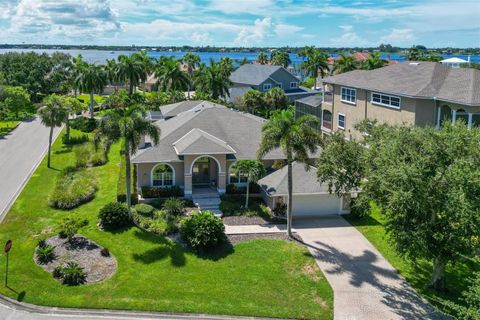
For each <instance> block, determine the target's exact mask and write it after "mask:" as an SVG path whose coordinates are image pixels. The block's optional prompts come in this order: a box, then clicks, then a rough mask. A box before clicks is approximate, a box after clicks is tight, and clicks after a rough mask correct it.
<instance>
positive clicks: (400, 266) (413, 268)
mask: <svg viewBox="0 0 480 320" xmlns="http://www.w3.org/2000/svg"><path fill="white" fill-rule="evenodd" d="M345 218H346V219H347V220H348V221H349V222H350V223H351V224H352V225H354V226H355V227H356V228H357V229H358V230H359V231H360V232H361V233H362V234H363V235H364V236H365V237H366V238H367V239H368V240H369V241H370V242H371V243H372V244H373V245H374V246H375V247H376V248H377V249H378V251H380V253H381V254H382V255H383V256H384V257H385V258H386V259H387V260H388V261H389V262H390V263H391V264H392V265H393V266H394V267H395V268H396V269H397V270H399V271H400V273H401V274H402V275H403V277H405V279H406V280H407V281H408V283H410V285H411V286H413V287H414V288H415V289H416V290H417V291H418V292H419V293H420V294H421V295H423V296H424V297H425V298H427V299H428V300H429V301H430V302H432V303H433V304H434V305H436V306H437V307H438V308H439V309H441V310H444V311H448V310H447V309H445V308H444V307H443V303H442V302H443V301H444V300H449V301H453V302H456V303H459V304H462V301H461V300H460V299H459V298H460V296H461V292H462V291H463V290H465V289H466V288H467V286H468V283H467V281H466V280H467V278H468V277H469V276H471V274H472V272H473V271H475V270H479V271H480V263H478V262H472V261H463V262H459V263H456V264H455V265H454V266H453V265H449V266H448V267H447V271H446V285H447V291H446V292H443V293H439V292H436V291H434V290H432V289H430V288H427V287H426V286H425V285H426V284H427V283H428V282H429V280H430V276H431V272H432V263H431V262H430V261H426V260H422V259H419V260H418V261H417V262H416V263H414V262H412V261H408V260H405V259H403V258H401V257H400V256H398V255H397V254H396V253H395V250H394V246H393V244H392V242H390V241H389V240H388V235H387V234H386V232H385V228H384V227H383V225H382V223H383V222H384V217H383V216H382V214H381V213H380V212H379V210H377V209H373V210H372V212H371V215H370V216H366V217H362V218H358V217H354V216H345Z"/></svg>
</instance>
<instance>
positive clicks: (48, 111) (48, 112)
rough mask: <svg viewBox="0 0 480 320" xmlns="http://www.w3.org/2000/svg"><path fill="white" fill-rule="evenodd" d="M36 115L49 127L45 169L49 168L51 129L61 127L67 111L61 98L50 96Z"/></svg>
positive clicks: (54, 95)
mask: <svg viewBox="0 0 480 320" xmlns="http://www.w3.org/2000/svg"><path fill="white" fill-rule="evenodd" d="M38 114H39V115H40V118H41V120H42V123H43V124H44V125H45V126H47V127H50V134H49V138H48V158H47V167H48V168H50V156H51V150H52V139H53V129H54V128H55V127H61V126H62V124H63V123H64V121H65V119H66V118H67V116H68V111H67V109H66V108H65V106H64V105H63V101H62V98H61V97H60V96H57V95H56V94H52V95H50V96H48V97H46V98H45V100H44V106H43V107H41V108H40V109H39V110H38Z"/></svg>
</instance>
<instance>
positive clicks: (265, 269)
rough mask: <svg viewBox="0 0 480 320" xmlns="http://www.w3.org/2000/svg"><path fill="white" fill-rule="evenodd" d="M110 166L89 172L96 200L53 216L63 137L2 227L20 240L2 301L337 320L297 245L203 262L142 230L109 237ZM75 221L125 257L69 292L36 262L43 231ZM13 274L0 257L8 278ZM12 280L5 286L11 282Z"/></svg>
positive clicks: (115, 159) (1, 239)
mask: <svg viewBox="0 0 480 320" xmlns="http://www.w3.org/2000/svg"><path fill="white" fill-rule="evenodd" d="M109 160H110V162H109V163H107V164H106V165H105V166H102V167H94V168H89V169H88V170H92V171H93V173H94V175H95V176H96V178H97V180H98V186H99V191H98V192H97V194H96V198H95V199H94V200H93V201H91V202H89V203H86V204H84V205H82V206H80V207H78V208H76V209H74V210H71V211H60V210H54V209H52V208H50V207H49V206H48V198H49V196H50V193H51V190H53V188H54V186H55V182H56V180H57V178H58V177H59V173H60V171H59V170H61V169H62V168H65V167H67V166H69V165H73V163H74V156H73V154H72V152H71V149H69V148H67V147H64V146H62V144H61V139H58V140H57V142H56V143H55V144H54V147H53V154H52V167H53V168H52V169H48V168H47V167H46V163H45V161H43V163H42V164H41V165H40V166H39V168H38V169H37V170H36V172H35V173H34V175H33V176H32V178H31V179H30V181H29V182H28V184H27V186H26V187H25V189H24V191H23V192H22V194H21V195H20V197H19V198H18V200H17V201H16V203H15V204H14V206H13V207H12V209H11V210H10V212H9V214H8V216H7V217H6V219H5V221H4V223H3V224H1V225H0V243H2V244H3V243H5V241H6V240H7V239H12V240H13V248H12V251H11V254H10V276H9V288H6V287H4V285H3V281H2V284H0V293H2V294H5V295H7V296H10V297H12V298H16V299H20V300H23V301H26V302H30V303H34V304H40V305H50V306H63V307H89V308H114V309H138V310H156V311H171V312H193V313H216V314H232V315H252V316H266V317H282V318H308V319H331V318H332V314H333V313H332V310H333V307H332V304H333V303H332V300H333V293H332V291H331V288H330V286H329V285H328V283H327V281H326V279H325V278H324V276H323V274H322V273H321V272H320V270H319V269H318V267H317V266H316V264H315V262H314V260H313V258H312V257H311V256H310V254H309V253H308V251H307V250H306V249H305V248H303V247H300V246H298V245H296V244H294V243H288V242H284V241H276V240H256V241H250V242H244V243H241V244H238V245H236V246H235V247H233V248H232V249H230V250H225V251H222V252H217V253H216V254H211V255H209V256H196V255H195V254H193V253H191V252H188V251H185V250H184V249H183V248H182V247H180V246H178V245H177V244H175V243H172V242H170V241H168V240H167V239H165V238H163V237H161V236H156V235H153V234H150V233H146V232H143V231H141V230H139V229H137V228H130V229H127V230H121V231H118V232H104V231H100V230H99V229H98V228H97V226H96V223H97V214H98V210H99V208H100V207H101V206H103V205H104V204H105V203H107V202H109V201H111V200H113V199H115V193H116V189H117V188H116V183H117V178H118V166H119V146H118V145H114V146H113V147H112V149H111V152H110V157H109ZM66 216H72V217H78V218H85V219H88V221H89V225H88V226H86V227H84V228H82V229H81V231H80V233H81V234H83V235H85V236H87V237H89V238H90V239H92V240H94V241H95V242H97V243H98V244H99V245H101V246H104V247H106V248H108V249H109V250H110V252H111V253H112V254H113V255H114V256H115V257H116V259H117V262H118V271H117V272H116V274H115V275H114V276H113V277H112V278H111V279H109V280H106V281H105V282H102V283H98V284H92V285H87V286H81V287H68V286H64V285H61V284H60V283H59V282H57V281H56V280H54V279H53V278H52V276H51V275H50V274H48V273H46V272H45V271H44V270H43V269H42V268H40V267H38V266H37V265H36V264H35V262H34V261H33V252H34V249H35V246H36V244H37V240H36V237H38V235H39V234H41V233H46V234H53V233H54V232H55V229H56V227H57V225H58V223H59V221H60V220H61V219H62V218H63V217H66ZM4 271H5V261H4V255H0V274H1V275H3V274H4ZM2 280H3V279H2Z"/></svg>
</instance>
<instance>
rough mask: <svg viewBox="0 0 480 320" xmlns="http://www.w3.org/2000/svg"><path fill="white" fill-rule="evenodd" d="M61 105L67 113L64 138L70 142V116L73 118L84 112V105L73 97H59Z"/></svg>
mask: <svg viewBox="0 0 480 320" xmlns="http://www.w3.org/2000/svg"><path fill="white" fill-rule="evenodd" d="M61 103H62V104H63V106H64V107H65V109H66V111H67V115H66V116H67V117H66V119H65V137H66V139H67V141H69V140H70V116H75V115H76V114H77V113H78V112H81V111H83V110H85V104H84V103H83V102H81V101H80V100H78V99H76V98H74V97H61Z"/></svg>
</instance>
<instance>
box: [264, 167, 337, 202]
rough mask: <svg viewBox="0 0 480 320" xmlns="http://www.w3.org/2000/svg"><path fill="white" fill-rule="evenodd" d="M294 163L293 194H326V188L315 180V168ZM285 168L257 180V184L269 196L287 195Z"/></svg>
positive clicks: (286, 172)
mask: <svg viewBox="0 0 480 320" xmlns="http://www.w3.org/2000/svg"><path fill="white" fill-rule="evenodd" d="M309 168H310V170H309V171H307V170H305V164H303V163H300V162H297V161H295V162H294V163H293V165H292V174H293V194H318V193H328V186H327V185H326V184H320V182H318V179H317V168H315V167H312V166H309ZM287 174H288V171H287V166H285V167H283V168H281V169H279V170H277V171H275V172H273V173H271V174H269V175H268V176H266V177H263V178H262V179H260V180H258V184H259V185H260V186H261V187H262V189H263V190H264V191H265V192H266V193H267V194H268V195H270V196H283V195H287V194H288V176H287Z"/></svg>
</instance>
